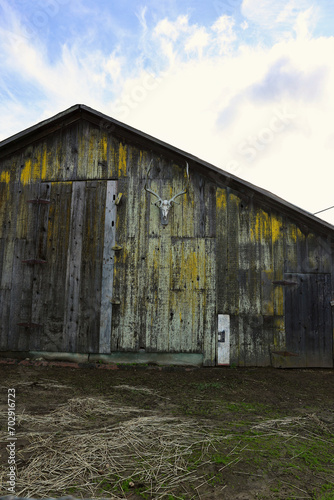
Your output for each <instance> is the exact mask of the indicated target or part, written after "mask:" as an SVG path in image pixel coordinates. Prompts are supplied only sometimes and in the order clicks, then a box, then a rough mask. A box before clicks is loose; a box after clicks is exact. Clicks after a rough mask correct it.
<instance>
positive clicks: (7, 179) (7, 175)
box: [0, 171, 10, 184]
mask: <svg viewBox="0 0 334 500" xmlns="http://www.w3.org/2000/svg"><path fill="white" fill-rule="evenodd" d="M0 182H5V183H6V184H9V182H10V173H9V172H7V171H4V172H1V177H0Z"/></svg>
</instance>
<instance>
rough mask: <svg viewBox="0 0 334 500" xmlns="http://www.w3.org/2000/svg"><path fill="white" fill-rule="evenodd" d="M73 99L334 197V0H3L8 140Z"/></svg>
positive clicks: (224, 161) (0, 17) (291, 192)
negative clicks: (333, 0) (333, 1)
mask: <svg viewBox="0 0 334 500" xmlns="http://www.w3.org/2000/svg"><path fill="white" fill-rule="evenodd" d="M74 104H85V105H87V106H90V107H92V108H94V109H96V110H97V111H101V112H102V113H105V114H107V115H109V116H112V117H113V118H116V119H117V120H120V121H122V122H124V123H126V124H128V125H131V126H132V127H135V128H137V129H139V130H141V131H143V132H146V133H148V134H150V135H152V136H154V137H156V138H158V139H160V140H163V141H165V142H167V143H169V144H171V145H173V146H175V147H178V148H180V149H182V150H184V151H186V152H188V153H191V154H193V155H195V156H198V157H199V158H201V159H202V160H205V161H208V162H210V163H212V164H214V165H215V166H217V167H219V168H221V169H223V170H225V171H227V172H230V173H232V174H234V175H236V176H238V177H241V178H242V179H244V180H247V181H248V182H251V183H253V184H255V185H257V186H259V187H262V188H264V189H267V190H269V191H271V192H272V193H274V194H276V195H278V196H280V197H282V198H283V199H285V200H287V201H289V202H290V203H292V204H294V205H296V206H298V207H300V208H302V209H304V210H306V211H308V212H310V213H315V212H318V211H320V210H324V209H327V208H329V207H332V206H333V205H334V168H333V167H334V6H333V4H332V1H331V0H318V1H317V2H315V1H312V0H214V1H211V0H206V1H205V2H204V1H203V0H201V1H199V0H178V1H176V0H143V1H135V0H117V1H116V0H109V1H107V0H94V1H92V0H30V1H27V0H10V1H7V0H0V140H3V139H6V138H7V137H10V136H11V135H13V134H15V133H17V132H20V131H22V130H24V129H25V128H27V127H29V126H32V125H34V124H36V123H38V122H40V121H42V120H44V119H47V118H50V117H51V116H53V115H55V114H56V113H58V112H60V111H64V110H65V109H67V108H69V107H71V106H73V105H74ZM317 217H320V218H322V219H323V220H326V221H327V222H329V223H331V224H333V225H334V208H332V209H330V210H326V211H324V212H322V213H319V214H318V215H317Z"/></svg>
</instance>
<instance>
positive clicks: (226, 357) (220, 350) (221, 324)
mask: <svg viewBox="0 0 334 500" xmlns="http://www.w3.org/2000/svg"><path fill="white" fill-rule="evenodd" d="M217 364H218V365H229V364H230V316H229V314H218V341H217Z"/></svg>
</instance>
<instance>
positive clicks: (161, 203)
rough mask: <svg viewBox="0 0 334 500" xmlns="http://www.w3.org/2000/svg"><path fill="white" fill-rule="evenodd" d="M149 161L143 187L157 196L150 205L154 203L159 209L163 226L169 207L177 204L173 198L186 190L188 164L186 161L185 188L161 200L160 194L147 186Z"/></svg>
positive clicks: (165, 223)
mask: <svg viewBox="0 0 334 500" xmlns="http://www.w3.org/2000/svg"><path fill="white" fill-rule="evenodd" d="M151 163H152V161H151ZM151 163H150V166H149V169H148V171H147V175H146V182H145V186H144V187H145V190H146V191H147V192H148V193H151V194H153V195H154V196H156V198H158V199H157V201H152V205H155V206H157V207H158V208H159V209H160V215H161V224H163V225H164V226H165V225H167V224H168V214H169V211H170V209H171V208H172V206H173V205H174V203H176V204H178V203H177V202H176V201H175V199H176V198H177V197H178V196H181V195H182V194H185V193H186V192H187V189H188V185H189V165H188V163H187V184H186V186H185V188H184V189H183V190H182V191H180V192H179V193H177V194H176V195H175V196H173V198H171V199H170V200H163V199H162V198H160V196H159V195H158V194H157V193H155V192H154V191H152V189H149V188H148V187H147V178H148V174H149V172H150V170H151Z"/></svg>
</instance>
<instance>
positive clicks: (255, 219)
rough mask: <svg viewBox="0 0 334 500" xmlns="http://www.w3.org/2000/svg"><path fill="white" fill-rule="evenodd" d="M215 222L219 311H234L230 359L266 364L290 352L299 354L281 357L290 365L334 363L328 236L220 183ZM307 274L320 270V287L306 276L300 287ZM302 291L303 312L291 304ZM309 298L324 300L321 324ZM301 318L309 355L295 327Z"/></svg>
mask: <svg viewBox="0 0 334 500" xmlns="http://www.w3.org/2000/svg"><path fill="white" fill-rule="evenodd" d="M217 221H218V222H217V248H218V256H217V263H218V272H217V276H218V283H217V310H218V313H221V314H229V315H230V316H231V363H235V364H237V365H239V366H246V365H257V366H261V365H263V366H266V365H269V364H272V363H273V359H272V358H273V353H276V352H284V353H285V355H287V354H288V353H289V354H291V355H293V358H292V357H290V359H285V360H284V361H282V362H283V363H285V364H286V365H287V366H332V363H333V361H332V360H333V348H332V337H333V330H332V321H331V311H330V300H331V296H332V295H331V285H330V282H331V276H332V274H333V269H332V266H333V257H332V249H331V244H330V239H329V238H326V237H324V236H321V235H319V234H315V233H314V232H313V231H310V230H309V229H308V228H307V227H306V226H305V225H303V224H302V223H298V222H297V223H296V221H294V220H292V219H291V218H289V217H287V216H283V215H281V214H280V213H278V212H276V211H275V210H273V209H271V208H269V207H268V206H267V207H266V206H265V204H263V203H262V204H261V205H260V204H257V203H256V202H255V201H254V200H252V199H248V198H247V197H246V196H240V194H238V193H236V192H234V191H232V190H230V189H229V188H218V189H217ZM301 274H304V275H305V277H307V276H309V275H314V277H315V282H316V283H319V284H318V285H317V287H316V288H314V289H313V290H312V289H311V287H310V286H308V285H307V284H306V283H307V279H306V278H305V283H304V285H302V284H301V281H300V280H299V281H298V279H297V278H298V276H300V275H301ZM285 282H287V283H285ZM289 283H295V284H289ZM302 293H304V294H305V296H304V297H303V303H304V309H303V311H298V310H296V308H293V307H289V308H288V309H287V307H286V302H287V300H288V302H289V304H290V303H291V301H292V298H291V294H292V295H293V296H295V297H296V298H295V299H294V300H295V302H296V304H297V303H299V302H300V300H299V299H298V296H300V295H301V294H302ZM287 294H289V296H288V298H287ZM310 304H319V311H318V312H317V311H316V310H315V307H318V306H314V307H313V318H314V317H315V316H317V315H318V316H319V317H318V319H317V320H316V321H318V323H317V324H312V321H313V320H312V321H311V319H310V314H312V313H310V311H309V310H308V308H309V306H310ZM303 322H309V325H308V324H304V326H300V329H301V330H303V332H304V330H305V331H306V330H307V328H309V329H310V332H309V333H310V340H309V343H312V346H311V345H310V346H309V348H307V349H308V350H309V351H310V352H309V353H308V354H307V353H305V349H306V347H305V345H304V344H303V342H304V341H303V339H302V340H300V338H299V337H303V336H305V334H304V333H301V331H300V330H297V329H296V323H298V324H303ZM312 335H313V337H314V338H312V339H311V337H312ZM306 336H307V335H306ZM289 351H291V352H289ZM311 351H312V352H311Z"/></svg>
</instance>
